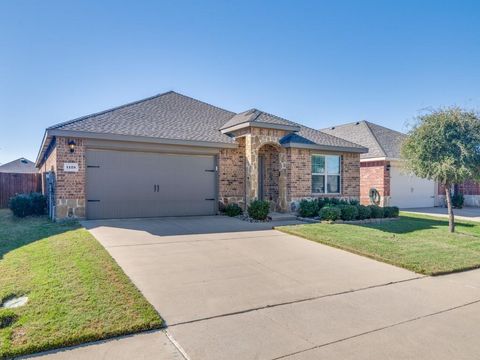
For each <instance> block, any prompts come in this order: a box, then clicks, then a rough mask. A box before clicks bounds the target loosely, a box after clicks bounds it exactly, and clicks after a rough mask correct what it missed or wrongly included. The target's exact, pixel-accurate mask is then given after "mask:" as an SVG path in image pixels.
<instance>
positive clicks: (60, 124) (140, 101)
mask: <svg viewBox="0 0 480 360" xmlns="http://www.w3.org/2000/svg"><path fill="white" fill-rule="evenodd" d="M168 94H176V95H179V96H183V97H185V98H188V99H190V100H194V101H196V102H199V103H202V104H205V105H209V106H212V107H214V108H216V109H219V110H222V111H226V112H229V113H231V114H233V115H232V116H234V115H235V113H234V112H233V111H230V110H226V109H222V108H220V107H218V106H215V105H211V104H209V103H207V102H205V101H201V100H198V99H195V98H192V97H190V96H188V95H184V94H180V93H178V92H176V91H174V90H169V91H166V92H163V93H159V94H156V95H153V96H149V97H146V98H143V99H140V100H136V101H132V102H129V103H127V104H123V105H120V106H115V107H113V108H109V109H107V110H102V111H98V112H95V113H91V114H89V115H84V116H81V117H78V118H74V119H72V120H67V121H64V122H61V123H58V124H55V125H52V126H50V127H48V128H47V130H51V129H57V128H59V127H61V126H65V125H69V124H73V123H75V122H77V121H82V120H85V119H88V118H91V117H94V116H98V115H103V114H107V113H109V112H112V111H115V110H120V109H123V108H126V107H128V106H132V105H137V104H140V103H142V102H145V101H149V100H153V99H156V98H159V97H161V96H164V95H168Z"/></svg>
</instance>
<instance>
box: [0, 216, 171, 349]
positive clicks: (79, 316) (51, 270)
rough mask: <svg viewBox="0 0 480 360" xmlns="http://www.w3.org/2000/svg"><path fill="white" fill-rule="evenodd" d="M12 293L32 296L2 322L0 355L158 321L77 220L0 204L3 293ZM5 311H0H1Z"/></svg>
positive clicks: (77, 341) (143, 327) (145, 326)
mask: <svg viewBox="0 0 480 360" xmlns="http://www.w3.org/2000/svg"><path fill="white" fill-rule="evenodd" d="M15 295H16V296H19V295H27V296H28V298H29V301H28V303H27V304H26V305H25V306H23V307H19V308H15V309H12V310H13V313H14V314H13V315H14V316H13V318H12V319H13V321H10V322H6V323H5V324H7V325H6V326H4V327H1V326H0V358H8V357H12V356H17V355H22V354H28V353H33V352H38V351H43V350H48V349H53V348H58V347H63V346H70V345H76V344H80V343H83V342H87V341H94V340H99V339H105V338H108V337H112V336H117V335H123V334H129V333H134V332H138V331H142V330H149V329H155V328H159V327H161V326H162V319H161V318H160V316H159V315H158V313H157V312H156V311H155V309H154V308H153V307H152V306H151V305H150V304H149V303H148V302H147V300H146V299H145V298H144V297H143V295H142V294H141V293H140V292H139V291H138V289H137V288H136V287H135V286H134V285H133V284H132V282H131V281H130V279H129V278H128V277H127V276H126V275H125V274H124V273H123V271H122V270H121V269H120V267H119V266H118V265H117V264H116V263H115V261H114V260H113V259H112V258H111V257H110V255H109V254H108V253H107V252H106V250H105V249H104V248H103V247H102V246H101V245H100V244H99V243H98V241H97V240H96V239H95V238H94V237H93V236H92V235H90V233H88V232H87V231H86V230H85V229H83V228H82V227H81V226H80V225H79V224H78V223H77V222H70V223H63V224H62V223H53V222H50V221H49V220H48V219H46V218H45V217H30V218H25V219H15V218H13V217H12V215H11V213H10V211H9V210H0V299H1V300H2V301H5V299H7V298H10V297H12V296H15ZM7 311H8V309H3V310H0V317H1V314H2V313H6V312H7ZM11 315H12V314H10V317H11Z"/></svg>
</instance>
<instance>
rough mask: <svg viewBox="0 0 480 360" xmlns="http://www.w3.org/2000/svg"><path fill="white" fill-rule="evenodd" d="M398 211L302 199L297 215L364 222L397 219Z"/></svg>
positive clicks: (340, 201) (348, 202) (390, 207)
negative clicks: (367, 220)
mask: <svg viewBox="0 0 480 360" xmlns="http://www.w3.org/2000/svg"><path fill="white" fill-rule="evenodd" d="M399 213H400V210H399V209H398V207H396V206H386V207H380V206H377V205H368V206H365V205H361V204H360V202H359V201H358V200H350V201H346V200H341V199H338V198H317V199H311V200H309V199H303V200H301V201H300V203H299V206H298V215H299V216H300V217H304V218H313V217H317V216H318V217H319V218H320V219H321V220H329V221H335V220H339V219H341V220H344V221H352V220H366V219H381V218H395V217H398V216H399Z"/></svg>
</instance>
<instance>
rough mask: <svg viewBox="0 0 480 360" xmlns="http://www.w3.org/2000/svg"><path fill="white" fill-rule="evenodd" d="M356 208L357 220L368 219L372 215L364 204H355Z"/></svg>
mask: <svg viewBox="0 0 480 360" xmlns="http://www.w3.org/2000/svg"><path fill="white" fill-rule="evenodd" d="M357 210H358V216H357V219H358V220H365V219H370V218H371V217H372V210H371V209H370V208H369V207H368V206H365V205H357Z"/></svg>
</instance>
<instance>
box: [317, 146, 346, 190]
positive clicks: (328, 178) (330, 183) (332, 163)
mask: <svg viewBox="0 0 480 360" xmlns="http://www.w3.org/2000/svg"><path fill="white" fill-rule="evenodd" d="M312 193H314V194H340V156H338V155H312Z"/></svg>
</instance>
